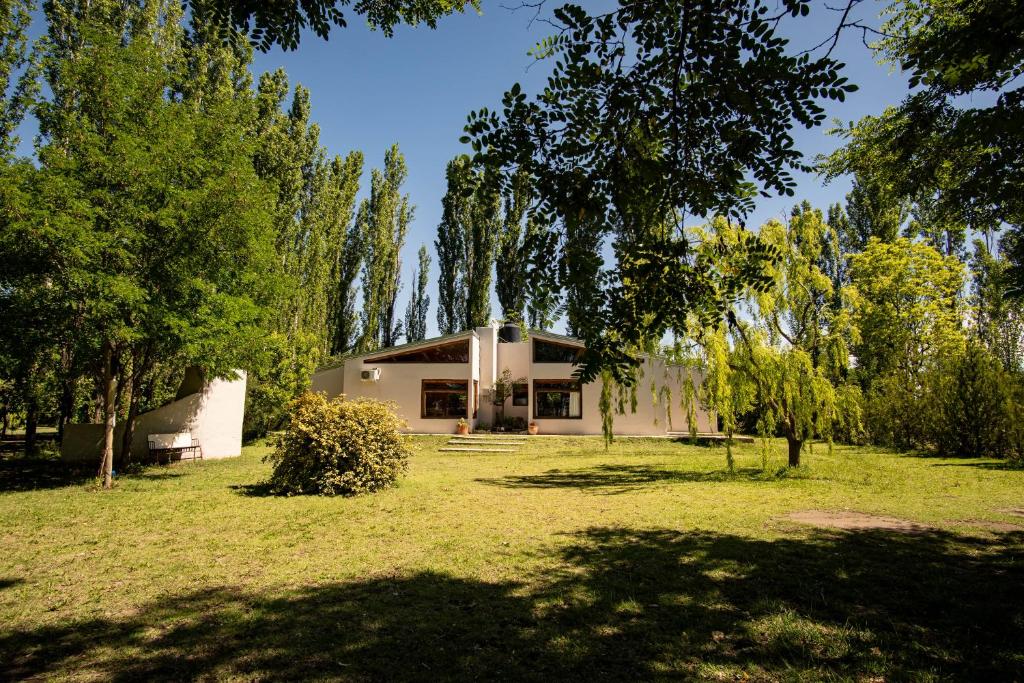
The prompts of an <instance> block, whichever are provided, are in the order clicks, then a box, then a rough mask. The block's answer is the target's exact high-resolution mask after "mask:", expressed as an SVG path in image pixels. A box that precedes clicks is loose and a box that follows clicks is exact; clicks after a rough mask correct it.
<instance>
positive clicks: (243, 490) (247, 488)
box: [230, 481, 281, 498]
mask: <svg viewBox="0 0 1024 683" xmlns="http://www.w3.org/2000/svg"><path fill="white" fill-rule="evenodd" d="M230 488H231V490H232V491H234V492H235V493H237V494H238V495H240V496H247V497H249V498H272V497H279V496H281V494H279V493H276V492H275V491H274V489H273V487H272V486H271V485H270V482H269V481H261V482H258V483H256V484H232V485H231V487H230Z"/></svg>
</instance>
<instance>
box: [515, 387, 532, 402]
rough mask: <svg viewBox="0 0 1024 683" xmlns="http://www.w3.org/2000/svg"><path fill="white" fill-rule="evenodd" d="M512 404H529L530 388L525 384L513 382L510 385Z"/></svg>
mask: <svg viewBox="0 0 1024 683" xmlns="http://www.w3.org/2000/svg"><path fill="white" fill-rule="evenodd" d="M512 405H514V406H528V405H530V388H529V387H528V386H527V385H526V384H513V385H512Z"/></svg>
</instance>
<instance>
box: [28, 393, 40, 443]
mask: <svg viewBox="0 0 1024 683" xmlns="http://www.w3.org/2000/svg"><path fill="white" fill-rule="evenodd" d="M38 425H39V406H37V405H36V402H35V400H34V399H33V400H31V401H29V404H28V409H27V410H26V411H25V455H35V454H36V451H37V450H38V446H37V443H36V427H38Z"/></svg>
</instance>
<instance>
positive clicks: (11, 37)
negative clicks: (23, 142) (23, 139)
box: [0, 0, 35, 163]
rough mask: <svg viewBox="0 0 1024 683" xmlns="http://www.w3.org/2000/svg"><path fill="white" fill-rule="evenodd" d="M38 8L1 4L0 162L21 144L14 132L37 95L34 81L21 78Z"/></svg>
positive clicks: (22, 0) (23, 0) (13, 1)
mask: <svg viewBox="0 0 1024 683" xmlns="http://www.w3.org/2000/svg"><path fill="white" fill-rule="evenodd" d="M34 9H35V3H34V2H32V1H31V0H4V2H3V3H0V163H2V162H6V161H7V160H8V159H10V157H11V156H12V155H13V153H14V149H15V147H16V146H17V144H18V139H17V138H16V137H15V135H14V130H15V128H17V126H18V124H19V123H21V120H22V118H23V117H24V115H25V111H26V110H27V108H28V107H29V105H30V103H31V98H32V95H33V94H34V93H33V91H34V81H33V80H32V79H31V78H19V77H18V72H19V70H21V69H23V68H24V67H26V66H27V64H28V58H29V57H28V27H29V24H30V23H31V21H32V11H33V10H34Z"/></svg>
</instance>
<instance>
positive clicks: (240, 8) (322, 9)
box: [184, 0, 480, 51]
mask: <svg viewBox="0 0 1024 683" xmlns="http://www.w3.org/2000/svg"><path fill="white" fill-rule="evenodd" d="M184 2H185V4H186V6H188V7H189V8H190V9H191V10H192V12H193V13H194V14H195V15H196V16H197V17H198V18H199V19H200V20H201V21H203V22H209V23H211V24H213V25H215V26H217V27H218V28H219V29H220V30H221V31H222V33H223V34H224V35H225V36H227V37H230V36H233V35H234V34H235V32H236V31H237V32H241V33H242V34H248V35H249V38H250V41H251V42H252V43H253V44H254V45H256V46H257V47H259V49H260V50H263V51H266V50H269V49H270V48H271V47H272V46H274V45H280V46H281V47H283V48H284V49H286V50H294V49H295V48H297V47H298V46H299V40H300V39H301V33H302V31H303V29H307V28H308V29H310V30H312V31H313V32H314V33H315V34H316V35H318V36H319V37H321V38H327V37H328V35H330V32H331V29H332V28H333V27H339V28H344V27H345V26H347V25H348V21H347V19H346V17H345V12H344V10H345V9H351V11H352V12H354V13H355V14H357V15H359V16H361V17H363V18H365V20H366V23H367V24H368V25H369V26H371V27H372V28H375V29H380V30H381V31H383V32H384V34H385V35H387V36H391V35H392V34H393V33H394V29H395V26H397V25H398V24H402V23H405V24H410V25H416V24H426V25H428V26H430V27H431V28H434V27H435V26H436V25H437V20H438V19H440V18H441V17H443V16H445V15H448V14H451V13H452V12H456V11H459V12H461V11H462V10H463V9H465V7H466V5H470V6H471V7H473V8H474V9H476V10H477V11H479V9H480V1H479V0H355V2H353V0H284V1H283V2H282V1H278V2H266V0H184Z"/></svg>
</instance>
